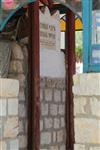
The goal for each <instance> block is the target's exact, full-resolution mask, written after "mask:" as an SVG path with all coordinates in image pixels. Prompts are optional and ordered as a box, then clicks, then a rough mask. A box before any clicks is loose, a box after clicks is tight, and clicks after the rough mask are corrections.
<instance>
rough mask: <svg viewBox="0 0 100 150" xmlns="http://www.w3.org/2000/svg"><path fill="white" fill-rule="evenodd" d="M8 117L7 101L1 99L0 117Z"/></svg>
mask: <svg viewBox="0 0 100 150" xmlns="http://www.w3.org/2000/svg"><path fill="white" fill-rule="evenodd" d="M6 115H7V100H6V99H4V98H2V99H0V117H4V116H6Z"/></svg>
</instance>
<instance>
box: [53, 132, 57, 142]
mask: <svg viewBox="0 0 100 150" xmlns="http://www.w3.org/2000/svg"><path fill="white" fill-rule="evenodd" d="M56 141H57V134H56V132H55V131H54V132H53V143H56Z"/></svg>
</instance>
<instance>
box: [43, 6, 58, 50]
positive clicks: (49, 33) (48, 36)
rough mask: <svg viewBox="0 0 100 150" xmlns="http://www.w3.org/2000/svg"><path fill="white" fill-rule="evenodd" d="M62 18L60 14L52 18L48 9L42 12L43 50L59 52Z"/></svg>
mask: <svg viewBox="0 0 100 150" xmlns="http://www.w3.org/2000/svg"><path fill="white" fill-rule="evenodd" d="M59 40H60V17H59V15H58V13H56V14H55V15H53V16H51V14H50V12H49V10H48V8H46V10H45V13H42V12H40V46H41V48H46V49H51V50H59V48H60V42H59Z"/></svg>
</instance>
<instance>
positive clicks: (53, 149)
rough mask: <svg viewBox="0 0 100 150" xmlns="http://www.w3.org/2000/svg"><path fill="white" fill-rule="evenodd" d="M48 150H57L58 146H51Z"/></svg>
mask: <svg viewBox="0 0 100 150" xmlns="http://www.w3.org/2000/svg"><path fill="white" fill-rule="evenodd" d="M49 150H59V147H58V146H51V147H50V149H49Z"/></svg>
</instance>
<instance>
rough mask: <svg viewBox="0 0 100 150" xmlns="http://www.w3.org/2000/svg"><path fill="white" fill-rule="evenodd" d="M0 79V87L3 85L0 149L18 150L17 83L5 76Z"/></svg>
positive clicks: (0, 109)
mask: <svg viewBox="0 0 100 150" xmlns="http://www.w3.org/2000/svg"><path fill="white" fill-rule="evenodd" d="M0 81H1V82H0V87H3V88H2V89H0V90H1V93H0V149H1V150H8V149H9V150H19V140H18V133H19V121H18V92H19V83H18V81H17V80H10V79H6V78H5V79H0ZM8 87H9V88H10V89H9V88H8ZM13 89H14V90H13Z"/></svg>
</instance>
